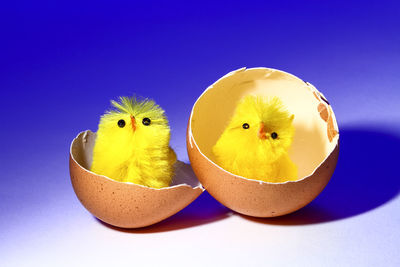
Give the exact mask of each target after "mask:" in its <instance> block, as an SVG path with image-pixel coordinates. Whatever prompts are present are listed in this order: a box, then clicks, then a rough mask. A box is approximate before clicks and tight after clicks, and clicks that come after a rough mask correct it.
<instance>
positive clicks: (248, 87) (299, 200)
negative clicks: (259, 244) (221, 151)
mask: <svg viewBox="0 0 400 267" xmlns="http://www.w3.org/2000/svg"><path fill="white" fill-rule="evenodd" d="M248 94H256V95H260V94H261V95H266V96H273V95H277V96H279V97H280V98H281V99H282V100H283V101H284V103H286V106H287V107H288V109H289V111H291V112H292V113H293V114H295V120H294V126H295V129H296V134H295V139H294V141H293V145H292V148H291V150H290V151H289V155H290V156H291V158H292V160H293V161H294V162H295V163H296V165H297V166H298V169H299V175H300V177H299V179H298V180H297V181H294V182H285V183H268V182H262V181H258V180H251V179H247V178H245V177H241V176H237V175H234V174H232V173H230V172H228V171H226V170H224V169H222V168H221V167H220V166H218V165H217V164H216V163H215V162H214V159H213V154H212V146H213V145H214V144H215V143H216V141H217V139H218V138H219V136H220V135H221V133H222V132H223V130H224V127H225V126H226V124H227V123H228V121H229V119H230V118H231V116H232V114H233V112H234V109H235V106H236V104H237V102H238V101H239V100H240V99H241V98H242V97H244V96H245V95H248ZM324 99H325V98H324ZM321 103H324V106H325V105H328V103H327V101H326V100H325V101H323V100H322V96H321V94H320V93H319V92H318V91H317V90H316V89H315V87H313V86H312V85H311V84H309V83H305V82H303V81H302V80H300V79H298V78H297V77H295V76H293V75H291V74H288V73H286V72H282V71H278V70H274V69H267V68H254V69H246V68H242V69H239V70H237V71H233V72H231V73H229V74H227V75H225V76H224V77H222V78H221V79H219V80H218V81H217V82H216V83H214V84H213V85H211V86H210V87H209V88H208V89H207V90H206V91H205V92H204V93H203V94H202V95H201V96H200V97H199V99H198V100H197V101H196V103H195V105H194V106H193V109H192V113H191V116H190V119H189V123H188V128H187V138H186V141H187V150H188V154H189V159H190V162H191V165H192V168H193V170H194V172H195V174H196V176H197V177H198V178H199V180H200V182H201V183H202V185H203V186H204V187H205V189H206V190H207V191H208V192H209V193H210V194H211V195H212V196H213V197H214V198H215V199H217V200H218V201H219V202H220V203H221V204H223V205H225V206H226V207H228V208H230V209H232V210H234V211H236V212H238V213H241V214H245V215H249V216H254V217H275V216H280V215H285V214H288V213H291V212H294V211H296V210H298V209H300V208H302V207H304V206H305V205H307V204H308V203H310V202H311V201H312V200H313V199H314V198H315V197H317V196H318V194H319V193H320V192H321V191H322V190H323V189H324V187H325V186H326V185H327V183H328V182H329V180H330V178H331V176H332V174H333V172H334V170H335V167H336V162H337V158H338V154H339V134H338V130H337V122H336V119H335V117H334V114H333V111H332V109H331V108H329V109H325V110H323V112H322V115H321V114H320V112H321V107H322V106H321V105H320V104H321ZM328 111H329V114H328ZM328 117H329V120H330V121H331V124H332V125H328V123H327V121H328ZM330 128H333V130H329V129H330ZM256 167H257V166H255V168H256Z"/></svg>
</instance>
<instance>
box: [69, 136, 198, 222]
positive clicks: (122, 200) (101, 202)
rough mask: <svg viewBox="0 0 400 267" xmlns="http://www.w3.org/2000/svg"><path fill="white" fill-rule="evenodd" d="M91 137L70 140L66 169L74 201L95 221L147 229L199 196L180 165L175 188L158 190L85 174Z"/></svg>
mask: <svg viewBox="0 0 400 267" xmlns="http://www.w3.org/2000/svg"><path fill="white" fill-rule="evenodd" d="M95 136H96V135H95V134H94V133H92V132H90V131H86V132H82V133H80V134H79V135H78V136H77V138H75V139H74V141H73V142H72V144H71V151H70V160H69V166H70V174H71V182H72V185H73V188H74V190H75V193H76V195H77V197H78V199H79V200H80V202H81V203H82V205H83V206H84V207H85V208H86V209H87V210H88V211H89V212H90V213H92V214H93V215H94V216H95V217H97V218H98V219H100V220H102V221H104V222H106V223H108V224H111V225H114V226H117V227H122V228H138V227H144V226H149V225H152V224H154V223H157V222H160V221H162V220H164V219H166V218H168V217H170V216H172V215H173V214H175V213H177V212H178V211H180V210H181V209H183V208H185V207H186V206H187V205H189V204H190V203H191V202H192V201H193V200H194V199H196V198H197V197H198V196H199V195H200V194H201V193H202V192H203V190H204V189H203V188H202V186H201V185H200V184H199V183H198V181H196V180H195V176H194V175H191V170H190V166H189V165H187V164H184V163H182V162H178V163H177V164H176V166H177V167H176V168H178V169H179V170H177V171H176V175H175V177H174V184H175V185H173V186H170V187H166V188H162V189H153V188H149V187H145V186H141V185H136V184H132V183H122V182H118V181H114V180H112V179H110V178H108V177H105V176H102V175H97V174H95V173H93V172H90V171H88V170H87V169H88V167H87V166H90V162H91V153H92V150H93V145H94V140H95ZM83 166H85V167H86V168H85V167H83ZM177 176H180V177H178V178H177ZM179 182H183V183H182V184H177V183H179Z"/></svg>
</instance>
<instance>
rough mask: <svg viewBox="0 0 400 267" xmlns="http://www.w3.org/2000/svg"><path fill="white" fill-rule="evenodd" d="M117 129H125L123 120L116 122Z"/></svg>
mask: <svg viewBox="0 0 400 267" xmlns="http://www.w3.org/2000/svg"><path fill="white" fill-rule="evenodd" d="M118 127H119V128H124V127H125V121H124V120H119V121H118Z"/></svg>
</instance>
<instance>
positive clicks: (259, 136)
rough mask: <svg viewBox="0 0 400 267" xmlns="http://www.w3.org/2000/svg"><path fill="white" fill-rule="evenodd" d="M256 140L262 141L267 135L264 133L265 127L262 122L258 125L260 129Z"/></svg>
mask: <svg viewBox="0 0 400 267" xmlns="http://www.w3.org/2000/svg"><path fill="white" fill-rule="evenodd" d="M258 138H260V139H262V140H264V139H267V138H268V136H267V133H266V132H265V125H264V123H263V122H261V123H260V128H259V129H258Z"/></svg>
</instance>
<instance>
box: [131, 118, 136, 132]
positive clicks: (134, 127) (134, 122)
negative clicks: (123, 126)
mask: <svg viewBox="0 0 400 267" xmlns="http://www.w3.org/2000/svg"><path fill="white" fill-rule="evenodd" d="M131 122H132V130H133V131H136V121H135V117H133V116H131Z"/></svg>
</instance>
